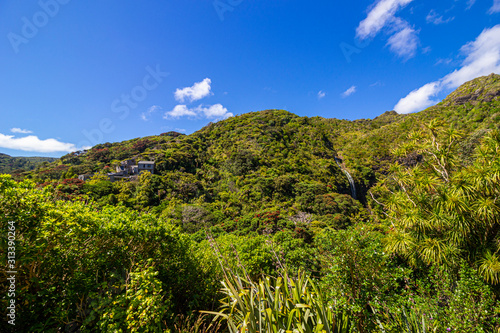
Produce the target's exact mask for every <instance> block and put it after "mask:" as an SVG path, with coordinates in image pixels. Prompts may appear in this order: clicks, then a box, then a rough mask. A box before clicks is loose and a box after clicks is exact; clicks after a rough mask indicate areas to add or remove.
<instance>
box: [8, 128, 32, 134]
mask: <svg viewBox="0 0 500 333" xmlns="http://www.w3.org/2000/svg"><path fill="white" fill-rule="evenodd" d="M10 131H11V132H12V133H21V134H30V133H33V132H32V131H30V130H27V129H20V128H18V127H14V128H11V129H10Z"/></svg>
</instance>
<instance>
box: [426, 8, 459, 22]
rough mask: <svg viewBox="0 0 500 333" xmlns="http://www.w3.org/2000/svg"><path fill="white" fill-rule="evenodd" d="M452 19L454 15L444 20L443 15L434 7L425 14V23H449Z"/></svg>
mask: <svg viewBox="0 0 500 333" xmlns="http://www.w3.org/2000/svg"><path fill="white" fill-rule="evenodd" d="M454 19H455V17H449V18H447V19H446V20H445V19H444V18H443V15H439V14H438V13H437V12H436V11H435V10H434V9H431V11H430V12H429V14H427V17H426V18H425V20H426V21H427V23H432V24H435V25H438V24H444V23H449V22H451V21H453V20H454Z"/></svg>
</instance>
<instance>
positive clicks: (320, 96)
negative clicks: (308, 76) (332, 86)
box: [318, 90, 326, 99]
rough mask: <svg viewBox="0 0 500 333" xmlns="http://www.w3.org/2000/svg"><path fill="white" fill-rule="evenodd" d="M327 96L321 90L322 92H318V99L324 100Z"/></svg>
mask: <svg viewBox="0 0 500 333" xmlns="http://www.w3.org/2000/svg"><path fill="white" fill-rule="evenodd" d="M325 96H326V93H325V92H324V91H323V90H320V91H319V92H318V99H322V98H324V97H325Z"/></svg>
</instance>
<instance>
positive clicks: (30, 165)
mask: <svg viewBox="0 0 500 333" xmlns="http://www.w3.org/2000/svg"><path fill="white" fill-rule="evenodd" d="M55 160H57V158H51V157H12V156H9V155H6V154H1V153H0V173H20V172H23V171H30V170H34V169H36V168H37V167H38V166H40V165H41V164H42V163H44V162H48V163H50V162H54V161H55Z"/></svg>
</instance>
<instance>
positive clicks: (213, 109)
mask: <svg viewBox="0 0 500 333" xmlns="http://www.w3.org/2000/svg"><path fill="white" fill-rule="evenodd" d="M184 116H188V117H205V118H207V119H210V118H218V119H226V118H229V117H232V116H233V114H232V113H231V112H228V111H227V109H226V108H225V107H224V106H222V104H214V105H210V106H203V105H199V106H197V107H195V108H188V107H187V106H186V105H177V106H175V107H174V109H173V110H172V111H168V112H166V113H165V116H164V118H165V119H169V118H180V117H184Z"/></svg>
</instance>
